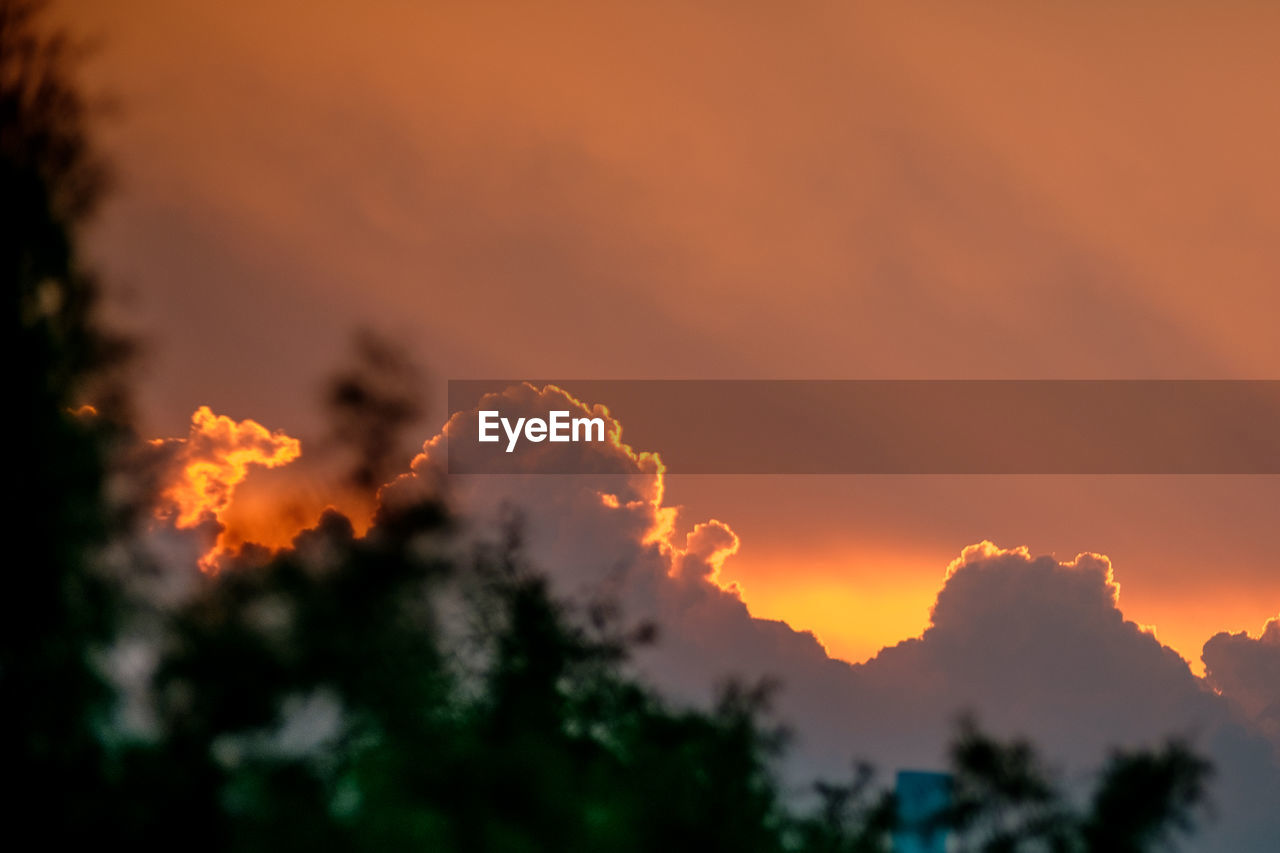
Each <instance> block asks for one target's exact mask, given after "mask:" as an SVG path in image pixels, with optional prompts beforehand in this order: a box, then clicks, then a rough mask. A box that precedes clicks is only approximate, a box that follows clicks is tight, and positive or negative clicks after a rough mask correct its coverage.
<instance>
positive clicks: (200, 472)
mask: <svg viewBox="0 0 1280 853" xmlns="http://www.w3.org/2000/svg"><path fill="white" fill-rule="evenodd" d="M152 444H153V445H156V446H158V447H164V446H166V445H176V450H175V460H174V461H175V469H176V477H175V479H174V480H173V481H172V482H170V483H168V484H167V485H166V486H165V488H164V490H163V492H162V493H161V500H160V504H159V506H157V508H156V516H157V517H158V518H161V519H172V520H173V523H174V524H175V525H176V526H177V527H180V528H192V527H196V526H197V525H200V524H203V523H205V522H208V521H216V522H218V523H219V524H220V525H223V516H224V514H225V513H226V512H227V510H228V509H229V507H230V506H231V501H232V497H233V496H234V494H235V490H236V487H237V486H239V485H240V484H241V483H242V482H244V479H245V478H246V477H248V476H249V471H250V469H251V468H252V467H253V466H261V467H264V468H276V467H279V466H281V465H287V464H288V463H290V462H292V461H293V460H295V459H297V458H298V457H299V456H300V455H302V444H301V442H299V441H298V439H296V438H292V437H290V436H288V435H286V434H285V433H283V432H281V431H278V430H277V431H275V432H272V431H270V430H268V429H267V428H266V427H264V426H263V425H262V424H260V423H258V422H257V421H253V420H243V421H235V420H233V419H231V418H229V417H227V416H225V415H215V414H214V413H213V411H212V410H211V409H210V408H209V407H208V406H201V407H200V408H199V409H197V410H196V411H195V414H193V415H192V416H191V429H190V432H189V433H188V434H187V437H186V438H185V439H155V440H154V441H152ZM228 544H229V543H228V541H227V529H226V527H225V525H223V527H222V530H221V532H220V533H219V535H218V541H217V543H216V544H215V546H214V548H213V550H212V551H210V552H209V553H208V554H206V555H205V557H204V558H203V559H202V560H201V567H202V568H205V569H208V568H210V567H211V566H212V565H213V561H214V560H215V559H216V558H217V556H218V554H220V553H223V551H224V550H225V547H226V546H227V545H228Z"/></svg>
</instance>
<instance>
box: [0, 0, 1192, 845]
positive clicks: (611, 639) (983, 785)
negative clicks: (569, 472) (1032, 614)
mask: <svg viewBox="0 0 1280 853" xmlns="http://www.w3.org/2000/svg"><path fill="white" fill-rule="evenodd" d="M42 6H43V4H42V3H40V2H37V0H0V179H2V181H3V185H2V186H3V192H0V207H2V209H3V213H2V214H0V215H2V216H3V220H2V222H0V225H2V226H3V228H2V230H0V264H2V265H3V266H2V269H3V275H4V277H5V286H6V287H7V288H8V292H9V294H10V297H9V300H8V302H7V305H8V307H7V318H8V319H7V320H6V322H7V323H8V327H9V329H10V334H11V335H12V337H13V339H14V340H16V341H18V344H19V353H20V360H19V364H18V365H17V368H16V373H17V380H16V385H17V389H16V391H17V399H18V406H19V407H20V410H21V411H22V413H23V417H22V420H21V422H22V431H21V432H20V434H19V441H20V442H21V444H20V445H19V449H18V453H17V456H18V462H17V464H18V469H19V487H20V492H19V496H20V499H19V501H17V504H16V506H15V507H14V509H13V515H11V516H10V518H11V519H12V520H11V521H10V525H11V527H12V534H13V535H12V536H11V537H10V538H11V541H13V542H16V543H20V544H19V545H18V553H17V556H16V558H11V559H10V561H9V568H8V576H7V578H6V581H7V585H6V589H5V593H4V595H3V596H0V608H2V610H0V708H2V710H0V713H2V714H3V715H4V716H3V721H2V724H3V731H2V732H0V743H3V758H4V760H5V770H6V773H7V775H8V782H9V785H7V786H6V787H7V788H8V791H9V794H8V797H9V799H8V800H7V801H6V803H5V814H6V815H7V816H8V817H9V818H10V819H9V820H8V821H7V822H6V826H5V830H4V831H5V846H6V848H8V849H14V848H15V847H17V846H20V845H21V840H22V839H24V838H27V839H34V838H38V839H40V844H41V845H42V846H51V847H55V848H56V847H60V846H69V845H71V844H79V845H90V844H92V845H99V844H103V843H115V844H133V845H135V846H137V847H140V848H142V849H152V848H158V847H160V846H161V845H166V846H168V845H173V844H181V845H182V846H183V847H186V848H194V849H197V850H209V851H215V850H231V849H234V850H242V851H256V850H264V851H265V850H271V851H281V850H294V849H299V850H300V849H315V848H323V849H327V850H339V851H340V850H353V851H354V850H404V849H427V850H435V851H512V853H515V851H542V850H547V851H566V850H573V851H577V850H584V851H589V850H609V851H651V850H663V849H674V850H684V849H697V850H703V851H716V850H725V851H738V852H739V853H750V852H751V851H783V850H796V851H823V852H824V853H836V852H837V851H843V852H844V853H869V852H870V851H881V850H886V849H888V845H889V839H890V837H891V832H892V830H893V828H894V818H893V815H894V803H893V799H892V797H891V796H890V795H889V794H888V793H887V792H885V791H883V790H880V789H877V788H875V786H873V785H872V784H871V776H870V774H869V772H868V771H866V770H865V769H861V770H859V771H857V772H856V773H855V774H854V776H853V779H852V781H851V782H850V784H848V785H843V786H838V785H829V784H824V785H821V786H818V788H817V793H818V795H819V799H820V807H819V809H818V810H817V811H816V812H814V813H808V812H803V811H799V810H798V809H797V807H796V806H795V805H794V804H793V803H792V802H791V801H790V800H788V799H787V798H786V797H785V796H784V795H783V794H782V788H781V786H780V783H779V782H778V780H777V778H776V776H775V773H774V764H773V760H774V758H775V757H776V756H777V755H778V753H779V752H780V750H781V749H782V748H783V745H784V738H783V737H782V733H781V732H780V731H779V730H778V729H776V728H774V727H771V726H769V725H767V724H766V718H765V712H766V710H767V707H766V706H767V696H768V689H767V687H759V688H744V687H737V688H732V689H730V690H728V691H726V693H725V694H724V696H723V699H722V701H721V703H720V704H719V706H718V707H716V708H714V709H712V710H710V711H699V710H691V709H678V708H673V707H671V706H669V705H668V704H666V703H665V702H664V701H663V700H662V699H661V698H659V697H658V696H657V695H655V694H654V693H653V692H651V691H650V690H648V689H647V688H645V687H644V686H642V685H640V684H637V683H636V682H634V681H632V680H630V679H628V678H627V677H625V676H624V675H623V669H622V667H620V665H619V664H620V663H621V662H622V661H623V660H624V658H625V656H626V655H627V653H628V649H629V648H630V646H631V644H632V643H633V642H635V641H636V638H635V637H627V636H623V635H622V634H621V633H620V632H619V631H618V629H617V627H616V623H615V621H614V620H611V619H609V618H589V619H579V618H577V616H576V615H575V614H574V613H572V612H570V611H568V610H566V609H565V606H564V605H563V604H560V603H557V602H556V601H555V600H554V599H553V598H552V596H551V595H550V594H549V592H548V589H547V586H546V583H545V581H544V580H543V579H542V578H541V577H540V576H539V575H538V573H537V572H536V571H534V570H533V569H532V568H531V567H528V566H526V565H524V564H523V562H522V558H521V556H520V555H521V549H520V547H519V537H518V535H515V528H513V534H512V536H511V537H510V539H509V541H508V542H507V543H506V544H505V545H504V546H503V547H502V548H496V549H478V548H474V547H473V548H470V549H468V548H466V547H464V546H463V543H462V541H461V539H460V537H458V535H457V534H456V531H455V528H454V525H453V522H452V521H451V518H450V516H449V512H448V508H447V505H446V502H445V501H444V500H442V499H441V497H440V496H434V495H425V496H423V497H422V498H421V500H419V501H418V502H416V503H413V504H411V505H406V506H394V507H393V506H388V505H384V506H382V507H381V508H380V509H379V511H378V515H377V516H376V518H375V519H374V524H373V527H372V528H371V530H370V531H369V532H368V533H367V535H365V536H362V537H357V536H356V535H355V534H354V531H353V529H352V526H351V524H350V522H349V521H348V520H347V519H346V518H344V517H342V516H341V515H339V514H337V513H334V512H330V513H327V514H326V515H325V516H324V517H323V518H322V519H321V521H320V522H319V523H318V524H317V526H316V527H314V528H313V529H311V530H308V531H306V532H304V533H302V534H301V535H299V537H298V538H297V539H296V540H295V541H294V543H293V546H292V547H291V548H288V549H284V550H282V551H280V552H278V553H267V552H265V551H263V550H261V549H257V548H252V547H251V548H246V549H245V550H244V551H242V552H241V553H240V555H239V556H238V557H237V558H236V559H235V560H233V561H232V564H231V565H229V566H227V567H226V568H225V569H224V570H223V571H222V572H220V573H218V574H216V575H212V576H205V577H202V578H201V579H200V581H199V588H198V589H197V590H195V592H194V593H193V594H191V595H190V596H189V597H188V598H187V599H186V600H185V601H184V602H183V603H182V604H181V605H180V606H172V605H168V604H163V603H161V602H158V601H154V602H153V601H146V600H144V599H140V598H139V596H138V594H137V592H136V590H137V589H139V588H143V587H139V586H138V585H137V584H136V583H135V580H136V578H135V577H133V574H136V575H139V576H141V575H143V574H145V573H146V571H147V567H146V566H145V565H143V564H142V563H141V562H138V563H137V564H136V565H135V564H134V563H133V562H130V560H128V559H123V560H122V559H121V558H120V556H119V555H120V554H125V555H128V554H130V553H133V552H132V551H131V550H130V548H129V547H128V546H127V543H128V541H129V540H130V538H131V537H134V536H136V535H137V534H138V532H139V531H138V530H137V529H136V528H135V527H134V526H133V522H134V521H135V519H134V517H133V516H132V515H130V514H129V513H128V512H126V511H125V509H127V508H123V507H120V506H119V505H117V504H116V503H113V502H112V501H109V500H108V498H107V496H106V493H105V492H106V490H105V489H104V482H106V478H107V476H108V473H109V469H110V464H109V463H110V462H111V460H113V459H116V458H119V455H120V453H121V452H122V445H123V450H124V451H127V450H128V447H127V442H128V436H129V431H128V429H127V425H123V424H125V423H126V421H125V419H126V418H127V415H128V412H127V406H126V405H125V402H126V400H127V394H126V393H125V389H124V386H123V385H121V384H119V383H118V382H116V381H113V380H114V378H115V377H116V374H115V373H114V372H113V371H115V369H116V368H117V367H118V366H119V365H120V364H121V361H122V357H123V355H124V354H125V353H126V352H127V348H126V347H125V346H124V345H123V344H122V343H121V342H119V341H118V340H116V339H113V338H112V337H111V336H109V335H107V334H105V333H104V332H103V331H102V330H101V329H100V327H99V324H98V323H97V321H96V320H95V314H94V305H95V300H96V295H97V287H96V284H95V281H94V279H93V277H92V276H91V275H90V274H89V273H88V272H87V271H86V270H85V269H84V268H83V266H82V262H81V259H80V258H79V256H78V255H77V252H76V245H77V237H78V234H79V231H80V229H81V228H82V227H83V225H84V224H85V222H86V221H87V218H88V217H89V215H90V214H91V212H92V211H93V209H94V207H95V205H96V204H97V202H98V201H99V200H100V198H101V196H102V193H103V191H104V187H105V185H106V184H105V180H106V178H105V176H106V170H105V168H104V166H103V164H102V161H101V159H100V158H99V157H98V156H97V154H96V153H95V151H94V149H93V147H92V145H91V144H90V139H89V136H88V134H87V127H88V119H89V116H90V109H89V105H88V103H87V101H86V100H85V98H84V97H83V96H82V95H81V94H80V92H79V89H78V88H77V86H76V85H75V82H74V67H75V66H74V60H75V58H76V55H77V48H76V47H75V46H74V43H73V41H72V40H71V39H70V38H69V37H68V36H67V35H65V34H62V33H59V32H51V31H47V30H46V29H44V28H43V27H42V24H41V20H40V12H41V7H42ZM363 353H364V357H363V360H362V361H361V362H360V363H359V364H358V365H357V366H356V368H354V369H353V370H352V371H349V372H347V373H344V374H343V375H341V376H340V377H339V378H338V380H337V381H336V382H335V384H334V386H333V391H332V394H331V397H330V404H331V408H332V410H333V414H334V416H335V434H336V435H337V436H338V437H339V438H340V439H341V440H343V441H345V442H347V443H348V444H349V445H350V447H351V451H352V456H353V458H354V459H356V460H357V461H358V464H357V465H356V466H355V468H354V473H353V479H354V480H355V482H357V483H359V484H362V485H364V486H365V487H373V486H376V485H377V484H378V483H379V482H381V481H382V478H383V477H384V476H385V475H386V473H387V469H386V461H387V453H388V449H389V448H394V447H395V446H397V441H396V436H397V431H398V430H399V429H401V428H402V427H403V426H404V424H406V423H407V422H409V421H410V420H411V419H412V418H413V417H414V415H415V414H416V412H417V408H416V401H415V399H414V398H413V397H412V396H411V395H409V394H407V393H406V388H407V387H409V386H410V385H411V384H412V381H411V380H412V376H413V373H412V371H411V370H410V369H409V368H408V367H407V366H406V364H405V362H403V361H402V360H401V359H400V358H399V356H398V355H397V354H396V353H395V352H394V351H389V350H386V349H385V348H382V347H381V346H380V345H376V344H373V343H366V345H365V346H364V347H363ZM90 398H92V399H93V400H95V401H96V402H97V403H98V404H99V406H100V409H101V412H102V416H99V417H90V416H86V415H84V414H83V413H82V414H78V415H74V414H72V412H71V408H72V407H73V406H76V405H78V404H80V403H82V402H84V401H85V400H87V399H90ZM113 424H116V425H115V426H113ZM121 543H124V546H123V547H116V548H114V549H112V550H111V553H113V554H115V555H116V556H115V557H114V558H113V559H112V560H110V561H108V560H107V559H106V558H105V555H106V554H107V553H108V546H111V545H115V546H121ZM108 563H110V564H111V565H112V566H113V569H112V570H111V571H107V570H106V569H105V568H104V566H106V565H107V564H108ZM121 563H123V565H121ZM598 614H599V611H597V615H598ZM140 641H141V642H144V643H145V645H146V646H147V648H148V650H149V654H151V655H152V656H153V657H154V658H155V659H156V666H155V668H154V671H153V673H152V675H151V677H150V678H149V679H148V684H147V685H146V686H145V690H144V692H145V695H144V696H143V697H141V701H143V703H144V705H145V707H146V709H147V710H148V714H147V715H144V716H146V717H147V718H148V719H149V720H150V723H149V724H148V725H147V726H144V727H142V728H141V729H129V728H127V727H123V726H122V725H121V724H120V723H119V722H118V718H117V717H115V716H113V713H114V711H115V710H116V709H117V707H118V705H119V704H120V703H121V702H122V701H123V699H124V697H123V694H122V689H121V688H120V686H119V685H117V684H115V683H114V682H113V681H112V680H111V679H109V678H105V677H104V676H103V675H102V672H101V671H100V669H99V666H98V663H97V662H99V661H101V660H103V659H104V653H105V652H106V651H107V650H109V649H110V648H112V647H113V645H114V646H116V647H118V646H119V644H121V643H126V642H134V643H137V642H140ZM133 698H134V699H135V700H136V699H138V697H136V696H135V697H133ZM955 761H956V767H955V772H956V775H955V779H956V787H955V798H954V799H955V808H954V809H953V811H952V812H950V813H948V814H946V815H943V816H942V819H943V820H944V821H945V823H946V825H947V826H949V827H951V828H953V829H954V831H955V832H956V834H957V837H959V838H960V839H961V840H962V841H963V842H965V843H967V844H970V846H973V847H976V848H977V849H982V850H991V851H995V850H1027V849H1049V850H1090V851H1136V850H1149V849H1152V845H1154V844H1155V843H1157V842H1159V841H1161V840H1162V839H1163V838H1164V837H1165V835H1166V833H1168V832H1170V831H1172V830H1178V829H1184V828H1187V827H1188V826H1189V823H1188V820H1189V816H1190V814H1191V810H1192V808H1193V807H1194V806H1195V805H1196V804H1197V803H1198V802H1199V800H1200V799H1201V797H1202V794H1203V782H1204V779H1205V777H1206V773H1207V766H1206V765H1205V764H1204V762H1203V761H1202V760H1201V759H1199V758H1197V757H1196V756H1194V755H1193V754H1192V753H1191V752H1189V751H1188V750H1187V749H1186V748H1185V747H1184V746H1182V745H1179V744H1170V745H1169V746H1168V747H1166V748H1165V749H1164V750H1162V751H1156V752H1138V753H1132V754H1117V755H1116V756H1114V757H1113V759H1112V760H1111V762H1110V763H1109V764H1108V766H1107V767H1106V768H1105V769H1104V772H1103V774H1102V777H1101V782H1100V784H1099V786H1098V788H1097V791H1096V793H1095V795H1094V797H1093V799H1092V801H1091V803H1090V805H1089V808H1088V809H1087V810H1086V811H1084V812H1076V811H1072V810H1071V809H1070V808H1068V807H1067V806H1066V805H1064V800H1063V797H1062V796H1061V794H1060V793H1059V792H1058V791H1057V789H1056V788H1055V787H1054V786H1053V785H1052V784H1051V782H1050V781H1048V777H1047V774H1045V773H1044V771H1043V770H1042V769H1040V767H1039V764H1038V763H1037V761H1036V760H1035V757H1034V754H1033V753H1032V751H1031V749H1030V747H1029V746H1027V745H1025V744H1017V743H1015V744H1012V745H1005V744H1001V743H999V742H996V741H992V740H990V739H988V738H987V737H986V736H985V735H982V734H981V733H980V732H978V731H977V729H976V728H974V727H972V726H970V727H967V728H965V729H963V730H962V732H961V736H960V738H959V740H958V741H957V746H956V753H955ZM30 844H31V842H30V841H27V842H26V845H24V846H29V845H30Z"/></svg>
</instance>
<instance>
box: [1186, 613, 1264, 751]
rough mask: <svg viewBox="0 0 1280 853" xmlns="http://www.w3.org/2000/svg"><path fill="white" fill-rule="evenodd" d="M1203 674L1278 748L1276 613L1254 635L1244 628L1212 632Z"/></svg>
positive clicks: (1205, 651)
mask: <svg viewBox="0 0 1280 853" xmlns="http://www.w3.org/2000/svg"><path fill="white" fill-rule="evenodd" d="M1201 659H1202V660H1203V661H1204V665H1205V678H1206V680H1207V681H1208V682H1209V684H1211V685H1213V688H1214V689H1215V690H1217V691H1219V692H1220V693H1222V695H1224V696H1226V697H1227V698H1229V699H1231V700H1232V701H1234V702H1236V703H1237V704H1238V705H1239V707H1240V708H1241V710H1243V711H1244V712H1245V713H1246V714H1247V715H1248V716H1249V717H1250V719H1252V720H1253V722H1254V723H1255V724H1257V726H1258V727H1259V728H1260V729H1262V731H1264V732H1266V734H1267V735H1268V736H1269V737H1270V738H1271V739H1272V742H1273V743H1275V744H1276V748H1277V749H1278V750H1280V616H1277V617H1276V618H1274V619H1271V620H1269V621H1268V622H1267V624H1266V626H1265V627H1264V628H1263V629H1262V633H1261V634H1260V635H1259V636H1258V638H1257V639H1254V638H1253V637H1250V636H1249V635H1248V633H1246V632H1243V631H1242V632H1240V633H1238V634H1229V633H1226V632H1225V631H1224V632H1222V633H1220V634H1216V635H1215V636H1213V637H1212V638H1210V640H1209V641H1208V642H1207V643H1205V644H1204V652H1203V654H1202V655H1201Z"/></svg>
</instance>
